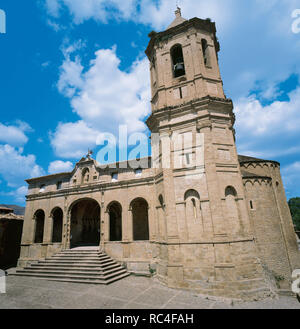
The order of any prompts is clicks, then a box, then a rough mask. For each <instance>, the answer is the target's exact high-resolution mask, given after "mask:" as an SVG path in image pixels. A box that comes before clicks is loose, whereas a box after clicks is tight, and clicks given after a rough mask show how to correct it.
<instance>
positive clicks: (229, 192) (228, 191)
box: [225, 186, 237, 197]
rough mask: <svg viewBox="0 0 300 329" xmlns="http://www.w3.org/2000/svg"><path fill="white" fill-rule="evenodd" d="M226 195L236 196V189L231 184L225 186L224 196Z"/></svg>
mask: <svg viewBox="0 0 300 329" xmlns="http://www.w3.org/2000/svg"><path fill="white" fill-rule="evenodd" d="M227 196H233V197H236V196H237V193H236V190H235V188H234V187H232V186H227V187H226V190H225V197H227Z"/></svg>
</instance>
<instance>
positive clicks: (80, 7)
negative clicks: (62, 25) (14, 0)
mask: <svg viewBox="0 0 300 329" xmlns="http://www.w3.org/2000/svg"><path fill="white" fill-rule="evenodd" d="M135 5H136V0H122V1H119V0H85V1H82V0H47V1H46V6H47V9H48V12H49V14H50V15H52V16H54V17H57V16H59V13H60V9H61V8H62V7H66V8H67V9H68V10H69V12H70V14H71V15H72V17H73V20H74V22H75V23H76V24H80V23H82V22H84V21H85V20H88V19H91V18H92V19H94V20H96V21H100V22H103V23H106V22H107V21H108V20H109V19H112V18H114V19H126V20H128V19H129V18H131V15H132V13H133V12H135Z"/></svg>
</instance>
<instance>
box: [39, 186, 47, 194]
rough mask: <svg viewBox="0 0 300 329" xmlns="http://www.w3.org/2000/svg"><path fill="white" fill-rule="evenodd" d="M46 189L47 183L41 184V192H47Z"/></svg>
mask: <svg viewBox="0 0 300 329" xmlns="http://www.w3.org/2000/svg"><path fill="white" fill-rule="evenodd" d="M45 190H46V185H45V184H43V185H41V186H40V193H43V192H45Z"/></svg>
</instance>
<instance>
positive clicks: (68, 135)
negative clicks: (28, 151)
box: [50, 120, 99, 159]
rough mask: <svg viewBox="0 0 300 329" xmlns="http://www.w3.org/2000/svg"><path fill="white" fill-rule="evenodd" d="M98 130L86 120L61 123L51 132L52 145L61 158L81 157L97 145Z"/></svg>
mask: <svg viewBox="0 0 300 329" xmlns="http://www.w3.org/2000/svg"><path fill="white" fill-rule="evenodd" d="M98 133H99V132H98V131H97V130H95V129H93V128H91V127H89V126H88V125H87V124H86V123H85V122H84V121H82V120H81V121H78V122H74V123H72V122H69V123H59V125H58V127H57V128H56V131H55V132H54V133H52V134H51V136H50V137H51V145H52V147H53V148H54V151H55V153H56V155H57V156H59V157H61V158H72V159H79V158H81V157H82V156H84V155H85V154H86V153H87V151H88V149H89V148H94V147H95V146H96V141H97V136H98Z"/></svg>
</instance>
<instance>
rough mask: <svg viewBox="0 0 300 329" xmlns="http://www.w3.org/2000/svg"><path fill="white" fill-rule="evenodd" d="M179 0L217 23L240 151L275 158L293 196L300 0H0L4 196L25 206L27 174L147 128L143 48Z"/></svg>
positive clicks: (299, 124) (67, 167)
mask: <svg viewBox="0 0 300 329" xmlns="http://www.w3.org/2000/svg"><path fill="white" fill-rule="evenodd" d="M176 3H178V5H179V6H180V7H181V9H182V16H183V17H184V18H186V19H190V18H193V17H195V16H196V17H199V18H203V19H205V18H211V19H212V20H213V21H215V22H216V27H217V36H218V39H219V42H220V45H221V50H220V53H219V64H220V70H221V75H222V78H223V81H224V89H225V93H226V96H227V97H228V98H231V99H232V100H233V102H234V111H235V115H236V124H235V129H236V134H237V135H236V138H237V148H238V152H239V154H243V155H250V156H256V157H261V158H265V159H266V158H267V159H272V160H276V161H279V162H280V163H281V173H282V177H283V181H284V185H285V188H286V194H287V198H288V199H289V198H291V197H296V196H300V184H299V180H300V60H299V59H300V56H299V54H300V9H299V8H300V3H299V1H298V0H244V1H240V0H210V1H207V0H178V1H176V0H122V1H120V0H85V1H82V0H26V1H24V0H0V9H2V10H3V11H4V12H5V14H6V33H0V111H1V112H0V113H1V116H0V203H7V204H12V203H14V204H15V203H16V204H20V205H24V204H25V195H26V193H27V184H26V182H25V181H24V180H25V179H28V178H31V177H37V176H41V175H48V174H53V173H57V172H66V171H71V170H72V169H73V166H74V164H75V163H76V162H77V161H78V160H80V158H81V157H82V156H84V155H86V153H87V151H88V149H89V148H90V149H93V151H94V154H95V153H97V151H98V150H99V148H100V146H99V145H97V139H98V137H99V135H100V136H101V134H103V133H112V134H115V135H116V134H117V132H118V127H119V125H123V126H124V125H126V126H127V129H128V133H129V134H130V133H136V132H137V133H142V132H143V133H146V134H148V135H149V131H147V128H146V125H145V119H146V118H147V117H148V116H149V114H150V112H151V109H150V102H149V100H150V81H149V80H150V76H149V66H148V60H147V58H146V56H145V53H144V51H145V49H146V47H147V44H148V42H149V38H148V34H149V32H151V31H152V30H154V31H157V32H159V31H162V30H164V29H166V27H167V26H168V25H169V24H170V23H171V22H172V20H173V19H174V17H175V16H174V10H175V9H176ZM297 9H298V10H297ZM0 17H1V16H0ZM0 26H1V22H0Z"/></svg>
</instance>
